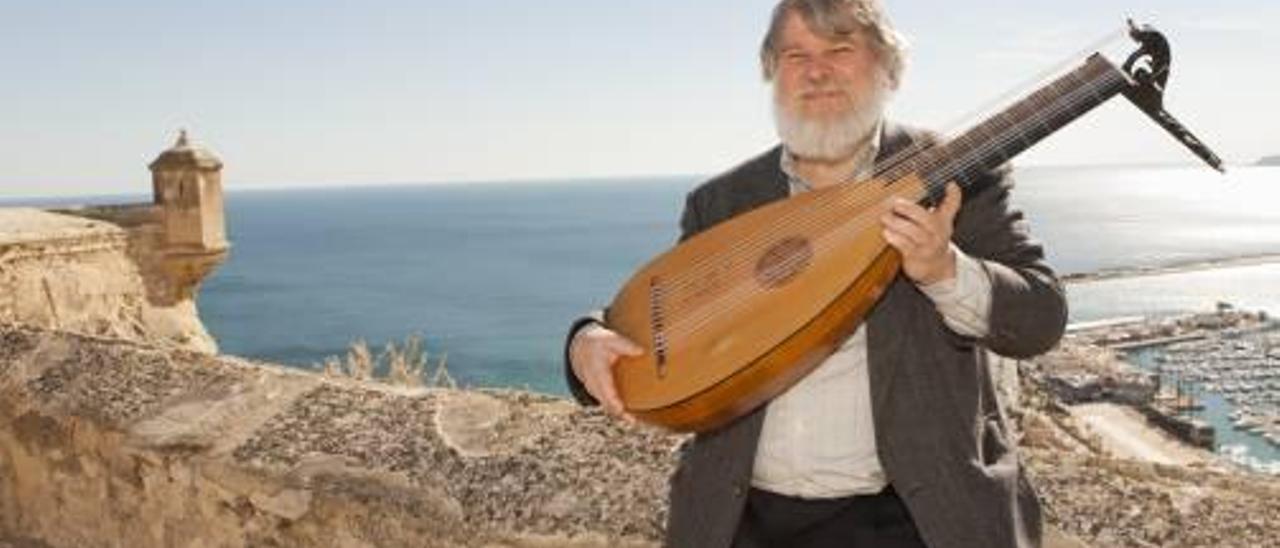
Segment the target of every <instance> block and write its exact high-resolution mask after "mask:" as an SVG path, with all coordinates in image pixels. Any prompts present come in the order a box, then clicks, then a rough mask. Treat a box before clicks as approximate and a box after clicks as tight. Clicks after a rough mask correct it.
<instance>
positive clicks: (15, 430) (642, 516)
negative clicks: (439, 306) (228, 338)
mask: <svg viewBox="0 0 1280 548" xmlns="http://www.w3.org/2000/svg"><path fill="white" fill-rule="evenodd" d="M679 441H680V439H679V438H677V437H672V436H668V435H665V434H662V433H658V432H654V431H649V430H644V429H638V428H631V427H625V426H622V425H620V424H619V423H617V422H616V421H613V420H611V419H609V418H608V417H606V416H604V415H602V414H601V413H599V412H598V411H595V410H588V409H584V408H581V407H579V406H577V405H575V404H573V403H571V402H568V401H565V400H563V399H560V398H555V397H551V396H542V395H536V394H529V393H522V392H510V391H458V390H445V389H436V388H419V389H408V388H403V387H392V386H386V385H379V384H369V383H359V382H356V381H352V380H349V379H345V378H328V377H325V376H323V375H320V374H314V373H310V372H304V371H298V370H292V369H288V368H284V367H279V366H273V365H269V364H262V363H256V362H251V361H248V360H243V359H239V358H232V357H214V356H208V355H205V354H200V353H194V352H186V351H181V350H174V349H166V348H161V347H155V346H150V345H143V344H137V343H132V342H127V341H114V340H108V339H103V338H96V337H88V336H84V335H76V334H68V333H59V332H52V331H45V330H39V329H33V328H30V327H23V326H0V539H4V538H31V539H39V540H40V541H41V542H44V543H47V544H48V545H49V546H59V547H60V546H68V547H69V546H77V547H79V546H130V547H139V548H142V547H150V546H154V547H178V546H484V547H490V546H491V547H502V546H506V547H517V546H527V547H535V546H539V547H541V546H545V547H552V546H555V547H559V546H579V547H594V546H599V547H602V548H603V547H605V546H609V547H612V546H637V547H638V546H656V545H657V544H658V539H659V537H660V535H661V531H662V525H663V523H664V522H665V512H666V510H665V496H666V489H667V479H666V478H667V477H668V476H669V474H670V471H671V468H672V466H673V463H674V459H673V457H672V452H673V449H674V447H676V445H677V443H678V442H679Z"/></svg>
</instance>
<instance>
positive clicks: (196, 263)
mask: <svg viewBox="0 0 1280 548" xmlns="http://www.w3.org/2000/svg"><path fill="white" fill-rule="evenodd" d="M150 168H151V187H152V192H153V195H154V207H155V210H156V213H158V215H159V220H160V224H161V227H162V230H161V232H162V234H163V236H162V237H161V238H162V241H161V242H160V245H161V247H162V249H163V254H164V258H163V263H164V269H165V271H166V272H165V273H166V274H167V275H168V278H169V280H170V283H171V284H172V285H171V288H172V289H173V290H174V291H173V294H172V295H171V298H173V299H175V300H182V299H190V298H191V297H192V295H193V293H194V292H195V288H196V287H198V286H199V284H200V281H201V280H203V279H204V277H205V276H206V275H208V274H209V273H210V272H211V271H212V270H213V269H214V268H215V267H217V266H218V265H219V264H221V263H222V261H223V260H224V259H225V258H226V256H227V251H228V250H229V249H230V247H231V246H230V244H228V243H227V225H226V219H225V217H224V214H223V200H222V161H221V160H219V159H218V157H217V156H214V155H213V153H212V152H210V151H209V150H208V149H205V148H203V147H199V146H192V145H191V143H190V141H188V139H187V132H186V130H183V131H182V132H181V134H179V136H178V142H177V143H175V144H174V145H173V147H172V148H170V149H168V150H166V151H164V152H162V153H160V156H159V157H157V158H156V159H155V161H153V162H151V165H150Z"/></svg>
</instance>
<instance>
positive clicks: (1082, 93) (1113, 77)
mask: <svg viewBox="0 0 1280 548" xmlns="http://www.w3.org/2000/svg"><path fill="white" fill-rule="evenodd" d="M1128 85H1129V79H1128V77H1127V76H1125V75H1124V73H1122V72H1120V71H1119V70H1118V69H1116V68H1115V66H1114V65H1112V64H1111V62H1109V61H1107V59H1106V58H1104V57H1103V56H1102V55H1099V54H1094V55H1093V56H1091V57H1089V59H1088V60H1087V61H1085V63H1084V64H1083V65H1081V66H1080V67H1078V68H1076V69H1074V70H1072V71H1070V72H1068V73H1066V74H1064V75H1062V76H1060V77H1058V78H1057V79H1055V80H1053V81H1051V82H1049V83H1048V84H1047V85H1045V86H1043V87H1041V88H1040V89H1038V90H1036V91H1035V92H1033V93H1031V94H1030V95H1028V96H1026V97H1025V98H1023V99H1022V100H1020V101H1018V102H1016V103H1014V104H1013V105H1012V106H1010V107H1008V108H1006V109H1005V110H1003V111H1001V112H1000V113H998V114H995V115H993V116H991V117H989V118H987V119H986V120H985V121H983V122H982V123H979V124H978V125H977V126H974V127H973V128H971V129H969V130H968V131H966V132H964V133H963V134H961V135H960V136H958V137H956V138H954V139H952V140H950V141H946V142H944V143H943V144H940V145H938V146H936V147H933V148H931V149H928V150H926V151H924V152H922V153H919V154H913V155H912V156H911V157H910V158H908V159H906V160H904V161H901V162H890V163H889V164H888V165H886V166H884V168H882V169H880V170H877V171H878V173H877V177H878V178H880V179H881V180H883V181H896V180H898V179H901V178H902V177H904V176H906V175H909V174H918V175H919V176H920V177H921V178H922V179H923V180H924V182H925V183H926V185H927V187H928V189H929V191H930V195H929V196H926V197H924V198H923V199H924V200H925V201H931V200H932V199H936V198H938V197H939V196H940V195H941V189H942V187H943V186H945V185H946V183H947V182H948V181H955V182H956V183H957V184H959V185H960V186H962V187H968V186H971V185H973V184H974V183H975V182H977V181H980V180H982V179H983V174H985V173H987V172H989V171H990V170H992V169H994V168H996V167H998V166H1000V165H1001V164H1004V163H1005V162H1007V161H1009V160H1010V159H1012V158H1013V157H1014V156H1017V155H1018V154H1020V153H1022V152H1023V151H1025V150H1027V149H1028V148H1031V147H1032V146H1033V145H1035V144H1036V143H1038V142H1040V141H1041V140H1043V139H1044V138H1045V137H1048V136H1049V135H1052V134H1053V133H1054V132H1056V131H1058V130H1059V129H1062V128H1063V127H1066V126H1067V125H1068V124H1070V123H1071V122H1074V121H1075V120H1076V119H1077V118H1079V117H1081V116H1082V115H1084V114H1085V113H1086V112H1089V111H1091V110H1093V109H1095V108H1097V107H1098V106H1100V105H1102V104H1103V103H1105V102H1107V101H1108V100H1110V99H1111V98H1112V97H1115V96H1116V95H1118V94H1120V92H1121V91H1123V90H1124V89H1125V87H1127V86H1128Z"/></svg>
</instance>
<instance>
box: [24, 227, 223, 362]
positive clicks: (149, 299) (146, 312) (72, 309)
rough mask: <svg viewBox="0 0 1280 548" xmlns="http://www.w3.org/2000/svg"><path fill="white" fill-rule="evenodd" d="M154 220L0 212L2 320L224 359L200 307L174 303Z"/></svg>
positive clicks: (189, 302)
mask: <svg viewBox="0 0 1280 548" xmlns="http://www.w3.org/2000/svg"><path fill="white" fill-rule="evenodd" d="M150 214H151V212H150V210H149V209H148V206H145V205H140V206H134V207H115V208H98V210H97V215H98V216H99V217H104V218H106V217H110V218H114V219H116V221H117V222H119V223H120V224H117V223H116V222H107V221H104V220H98V219H93V218H89V217H86V216H77V215H69V214H62V213H53V212H49V211H43V210H39V209H32V208H0V321H2V322H10V323H21V324H28V325H33V326H38V327H43V328H46V329H56V330H62V331H73V332H79V333H86V334H91V335H101V336H109V337H113V338H122V339H130V340H135V341H147V342H150V343H153V344H165V345H171V346H176V347H179V348H185V349H189V350H196V351H200V352H205V353H209V354H212V353H216V352H217V343H216V342H215V341H214V340H213V337H211V336H210V335H209V333H208V331H206V330H205V328H204V324H202V323H201V322H200V318H199V316H198V314H197V313H196V305H195V302H194V301H193V300H192V299H187V298H182V299H173V298H168V295H171V294H173V293H174V288H173V287H171V285H170V284H169V283H168V281H167V277H166V276H165V275H164V274H163V272H162V266H161V264H160V256H159V253H160V252H159V251H158V250H157V249H158V246H159V245H160V244H159V238H160V236H161V234H160V233H159V231H158V228H157V227H155V226H154V225H152V224H150V223H148V222H146V221H147V220H148V215H150Z"/></svg>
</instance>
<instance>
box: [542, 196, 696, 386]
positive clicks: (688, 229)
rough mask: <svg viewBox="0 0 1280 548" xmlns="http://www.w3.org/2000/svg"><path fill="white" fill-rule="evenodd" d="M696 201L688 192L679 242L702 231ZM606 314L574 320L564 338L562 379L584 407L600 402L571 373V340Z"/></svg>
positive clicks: (594, 311) (596, 313)
mask: <svg viewBox="0 0 1280 548" xmlns="http://www.w3.org/2000/svg"><path fill="white" fill-rule="evenodd" d="M696 204H697V200H696V199H695V198H694V193H692V192H690V193H689V194H688V195H687V196H685V203H684V212H683V213H682V214H681V215H680V241H681V242H683V241H685V240H687V239H689V237H690V236H693V235H694V234H697V233H698V232H701V231H702V228H703V226H702V216H701V215H700V213H699V211H698V209H697V207H696ZM607 313H608V308H604V309H600V310H593V311H591V312H589V313H587V314H586V315H584V316H582V317H579V318H578V319H576V320H574V321H573V323H572V324H570V326H569V333H568V334H567V335H565V338H564V379H565V383H566V384H568V385H569V393H571V394H573V398H574V399H576V400H578V403H580V404H582V405H585V406H588V407H589V406H594V405H600V402H599V401H598V400H596V399H595V398H594V397H592V396H591V394H590V393H589V392H587V387H586V386H585V385H583V384H582V381H581V380H580V379H578V376H577V375H575V374H574V373H573V362H572V356H571V355H570V353H569V348H570V347H571V346H572V345H573V338H574V337H575V336H577V334H578V332H579V331H581V330H582V329H583V328H585V327H587V326H589V325H591V324H600V325H604V323H605V322H604V319H605V316H606V314H607Z"/></svg>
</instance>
